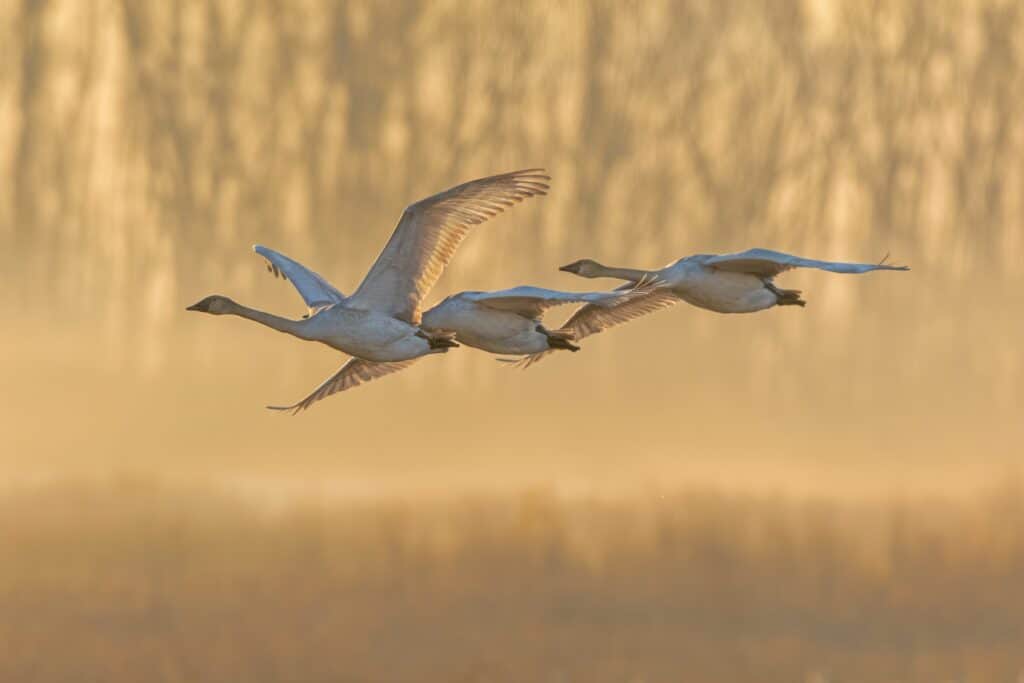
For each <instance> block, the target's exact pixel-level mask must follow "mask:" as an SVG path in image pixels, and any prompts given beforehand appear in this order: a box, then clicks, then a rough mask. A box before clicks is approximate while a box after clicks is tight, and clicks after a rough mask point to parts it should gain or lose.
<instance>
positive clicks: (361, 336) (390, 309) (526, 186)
mask: <svg viewBox="0 0 1024 683" xmlns="http://www.w3.org/2000/svg"><path fill="white" fill-rule="evenodd" d="M549 180H550V177H549V176H548V175H547V174H546V173H545V172H544V170H543V169H526V170H521V171H513V172H511V173H503V174H501V175H495V176H489V177H487V178H480V179H477V180H471V181H469V182H467V183H463V184H462V185H457V186H455V187H453V188H451V189H448V190H445V191H444V192H441V193H439V194H436V195H433V196H432V197H428V198H426V199H423V200H420V201H418V202H416V203H414V204H411V205H409V206H408V207H407V208H406V209H405V211H404V212H403V213H402V217H401V219H400V220H399V221H398V226H397V227H396V228H395V231H394V233H393V234H392V235H391V239H389V240H388V243H387V245H385V247H384V249H383V251H381V253H380V255H379V256H378V257H377V260H376V262H375V263H374V264H373V267H371V268H370V271H369V272H368V273H367V274H366V277H365V278H364V279H363V282H362V283H361V284H360V285H359V287H358V288H357V289H356V291H355V293H354V294H352V295H351V296H347V297H346V296H345V295H343V294H342V293H341V292H340V291H339V290H338V289H337V288H335V287H334V286H333V285H331V284H330V283H328V282H327V281H326V280H325V279H324V278H323V277H321V276H320V275H318V274H317V273H314V272H313V271H311V270H309V269H308V268H306V267H304V266H302V265H301V264H299V263H298V262H297V261H294V260H292V259H290V258H288V257H287V256H285V255H284V254H281V253H279V252H276V251H274V250H273V249H268V248H267V247H263V246H260V245H256V246H254V247H253V250H254V251H256V253H258V254H260V255H261V256H263V257H264V258H265V259H266V260H267V262H268V269H270V270H271V271H272V272H273V273H274V274H275V275H280V276H282V277H284V278H285V279H287V280H291V282H292V284H293V285H294V286H295V289H297V290H298V292H299V294H300V295H301V296H302V298H303V300H304V301H305V302H306V305H307V306H308V308H309V313H308V315H307V316H304V318H303V319H301V320H290V319H288V318H282V317H279V316H276V315H273V314H270V313H265V312H263V311H259V310H256V309H253V308H249V307H247V306H243V305H241V304H239V303H236V302H235V301H232V300H231V299H229V298H228V297H226V296H220V295H213V296H208V297H206V298H205V299H203V300H202V301H199V302H198V303H195V304H193V305H191V306H189V307H188V308H187V309H186V310H189V311H200V312H202V313H210V314H213V315H236V316H239V317H242V318H246V319H248V320H252V321H255V322H258V323H260V324H262V325H266V326H267V327H270V328H272V329H275V330H278V331H279V332H284V333H286V334H290V335H293V336H295V337H298V338H299V339H304V340H307V341H317V342H321V343H323V344H326V345H327V346H330V347H332V348H335V349H337V350H339V351H342V352H344V353H347V354H349V355H350V356H354V358H352V359H350V360H349V361H348V362H346V363H345V364H344V365H343V366H342V367H341V369H340V370H338V372H337V373H335V374H334V375H332V376H331V377H330V378H328V379H327V380H326V381H325V382H324V383H323V384H321V385H320V386H319V387H317V388H316V389H315V390H314V391H313V392H312V393H311V394H310V395H309V396H307V397H306V398H304V399H302V400H301V401H299V402H298V403H295V404H293V405H290V406H281V407H277V406H269V407H271V408H273V409H276V410H292V411H294V412H298V411H300V410H303V409H305V408H308V407H309V406H310V405H312V404H313V403H315V402H316V401H319V400H320V399H323V398H326V397H327V396H330V395H331V394H334V393H337V392H339V391H344V390H346V389H350V388H352V387H355V386H359V385H360V384H364V383H366V382H369V381H371V380H373V379H376V378H378V377H382V376H384V375H387V374H391V373H393V372H397V371H398V370H401V369H403V368H406V367H408V366H409V365H410V364H412V362H413V361H415V360H416V359H417V358H420V357H421V356H424V355H427V354H431V353H443V352H445V351H447V350H448V349H449V348H451V347H453V346H457V345H458V344H456V343H455V341H454V340H453V339H452V338H451V336H450V335H445V334H436V335H431V334H428V333H427V332H425V331H424V330H423V329H422V328H421V327H420V317H421V311H420V308H421V305H422V302H423V298H424V297H425V296H426V295H427V293H428V292H429V291H430V289H431V287H433V286H434V284H435V283H436V282H437V280H438V278H439V277H441V274H442V273H443V272H444V269H445V267H446V266H447V265H448V263H449V262H450V261H451V259H452V256H453V255H454V254H455V251H456V249H457V248H458V247H459V244H461V242H462V240H463V239H464V238H465V237H466V235H467V234H468V233H469V231H470V230H471V229H472V228H473V226H475V225H479V224H480V223H483V222H484V221H486V220H487V219H489V218H491V217H493V216H496V215H497V214H499V213H501V212H502V211H504V210H505V209H506V208H508V207H510V206H513V205H514V204H516V203H517V202H520V201H522V200H524V199H527V198H529V197H533V196H536V195H543V194H547V190H548V188H549V186H548V181H549Z"/></svg>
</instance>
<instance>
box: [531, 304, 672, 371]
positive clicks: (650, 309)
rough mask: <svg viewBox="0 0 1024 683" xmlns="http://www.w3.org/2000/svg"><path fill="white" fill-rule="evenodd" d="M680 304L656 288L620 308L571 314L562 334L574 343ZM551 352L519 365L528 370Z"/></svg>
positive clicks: (590, 307) (597, 308) (589, 307)
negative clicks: (569, 335)
mask: <svg viewBox="0 0 1024 683" xmlns="http://www.w3.org/2000/svg"><path fill="white" fill-rule="evenodd" d="M678 302H679V297H678V296H676V295H675V294H674V293H673V292H672V290H670V289H668V288H665V287H655V288H654V289H651V290H650V291H648V292H646V293H644V294H639V295H637V296H633V297H631V298H630V299H629V300H628V301H626V302H625V303H621V304H619V305H618V306H611V307H604V306H595V305H594V304H587V305H586V306H583V307H582V308H580V310H578V311H576V312H575V313H573V314H572V317H570V318H569V319H568V320H566V321H565V324H564V325H563V326H562V327H561V328H560V329H559V332H570V333H571V334H572V338H573V341H579V340H580V339H583V338H584V337H589V336H590V335H592V334H597V333H599V332H604V331H605V330H607V329H610V328H612V327H615V326H616V325H622V324H623V323H628V322H629V321H631V320H635V319H637V318H639V317H640V316H644V315H647V314H648V313H654V312H655V311H660V310H661V309H663V308H668V307H669V306H672V305H674V304H676V303H678ZM549 353H551V351H542V352H540V353H534V354H532V355H529V356H524V357H523V358H522V359H520V360H519V361H517V362H516V364H517V365H518V366H519V367H521V368H524V369H525V368H528V367H530V366H531V365H533V364H534V363H537V362H539V361H540V360H541V359H542V358H544V357H545V356H547V355H548V354H549Z"/></svg>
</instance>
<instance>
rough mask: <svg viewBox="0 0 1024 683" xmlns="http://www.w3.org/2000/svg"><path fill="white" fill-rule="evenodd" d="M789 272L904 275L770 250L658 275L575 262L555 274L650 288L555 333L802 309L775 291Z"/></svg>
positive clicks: (791, 293) (710, 259)
mask: <svg viewBox="0 0 1024 683" xmlns="http://www.w3.org/2000/svg"><path fill="white" fill-rule="evenodd" d="M794 268H816V269H818V270H825V271H829V272H832V273H845V274H859V273H869V272H871V271H874V270H910V268H908V267H907V266H893V265H889V264H886V263H885V259H882V262H881V263H874V264H872V263H846V262H841V261H819V260H816V259H808V258H803V257H801V256H793V255H792V254H785V253H782V252H779V251H772V250H770V249H748V250H747V251H743V252H739V253H736V254H721V255H718V254H695V255H693V256H687V257H685V258H682V259H679V260H678V261H675V262H673V263H670V264H668V265H667V266H665V267H664V268H661V269H658V270H643V269H637V268H619V267H611V266H605V265H602V264H600V263H598V262H597V261H594V260H592V259H581V260H579V261H574V262H572V263H570V264H567V265H565V266H562V267H561V268H559V270H562V271H565V272H568V273H573V274H574V275H579V276H580V277H586V278H599V277H610V278H617V279H620V280H626V281H627V282H628V283H630V284H627V285H625V287H627V288H628V287H634V286H636V285H638V284H644V283H647V284H650V283H653V285H654V286H650V287H648V288H647V290H648V291H647V293H646V294H645V295H644V296H638V297H634V298H632V299H631V300H630V301H628V302H626V303H623V304H620V305H618V306H615V307H613V308H610V309H607V310H603V309H600V308H597V307H595V306H591V305H587V306H583V307H582V308H580V309H579V310H578V311H576V312H575V313H574V314H573V315H572V317H570V318H569V319H568V320H567V321H566V322H565V324H564V325H563V326H562V327H561V328H560V331H564V332H566V333H569V334H572V335H573V338H574V339H576V340H580V339H583V338H584V337H587V336H589V335H592V334H597V333H599V332H603V331H604V330H606V329H608V328H610V327H614V326H616V325H621V324H623V323H626V322H629V321H631V320H634V319H636V318H638V317H640V316H642V315H646V314H648V313H653V312H655V311H658V310H661V309H663V308H668V307H670V306H672V305H674V304H675V303H678V302H679V301H685V302H686V303H689V304H691V305H693V306H697V307H699V308H704V309H707V310H709V311H715V312H716V313H754V312H757V311H763V310H765V309H768V308H772V307H773V306H801V307H803V306H805V305H806V303H807V302H806V301H804V300H803V299H802V298H801V296H800V295H801V292H800V291H799V290H795V289H780V288H779V287H776V286H775V283H774V279H775V277H776V276H777V275H780V274H781V273H784V272H786V271H787V270H792V269H794ZM546 355H547V354H546V353H540V354H534V355H531V356H528V357H527V358H525V359H523V361H522V362H521V363H520V364H521V366H522V367H529V366H530V365H532V364H534V363H536V362H538V361H540V360H541V359H542V358H544V357H545V356H546Z"/></svg>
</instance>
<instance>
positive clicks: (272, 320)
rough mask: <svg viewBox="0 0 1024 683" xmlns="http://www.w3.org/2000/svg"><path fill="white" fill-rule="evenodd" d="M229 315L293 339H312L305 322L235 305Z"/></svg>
mask: <svg viewBox="0 0 1024 683" xmlns="http://www.w3.org/2000/svg"><path fill="white" fill-rule="evenodd" d="M229 315H237V316H238V317H240V318H245V319H246V320H252V321H253V322H257V323H259V324H261V325H266V326H267V327H269V328H271V329H274V330H277V331H278V332H284V333H285V334H290V335H292V336H293V337H298V338H299V339H311V337H310V336H309V334H308V332H307V329H306V321H305V320H289V319H288V318H282V317H281V316H277V315H274V314H272V313H265V312H263V311H258V310H256V309H255V308H249V307H248V306H243V305H242V304H239V303H235V305H234V307H233V308H232V310H231V311H230V312H229Z"/></svg>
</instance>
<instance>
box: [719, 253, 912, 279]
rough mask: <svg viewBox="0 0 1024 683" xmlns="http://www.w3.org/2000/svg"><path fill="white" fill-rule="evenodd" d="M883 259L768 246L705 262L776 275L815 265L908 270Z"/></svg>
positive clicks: (845, 269) (855, 269) (864, 270)
mask: <svg viewBox="0 0 1024 683" xmlns="http://www.w3.org/2000/svg"><path fill="white" fill-rule="evenodd" d="M886 258H888V255H887V256H886ZM885 261H886V259H882V260H881V262H879V263H842V262H839V261H817V260H815V259H808V258H801V257H799V256H793V255H792V254H783V253H782V252H781V251H772V250H771V249H748V250H747V251H741V252H740V253H738V254H723V255H721V256H713V257H711V258H709V259H708V260H707V261H705V262H704V265H707V266H712V267H714V268H717V269H719V270H728V271H732V272H736V273H750V274H751V275H759V276H761V277H768V278H771V277H775V276H776V275H778V274H779V273H784V272H786V271H787V270H792V269H793V268H817V269H819V270H827V271H830V272H832V273H848V274H850V273H853V274H856V273H869V272H871V271H872V270H910V268H908V267H907V266H891V265H888V264H887V263H886V262H885Z"/></svg>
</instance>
